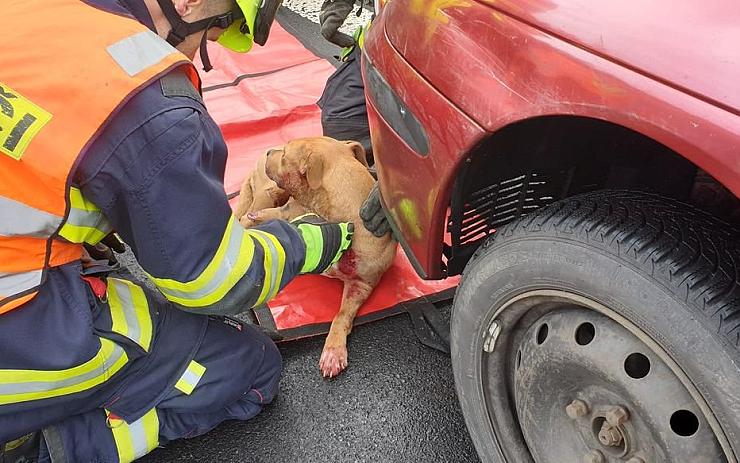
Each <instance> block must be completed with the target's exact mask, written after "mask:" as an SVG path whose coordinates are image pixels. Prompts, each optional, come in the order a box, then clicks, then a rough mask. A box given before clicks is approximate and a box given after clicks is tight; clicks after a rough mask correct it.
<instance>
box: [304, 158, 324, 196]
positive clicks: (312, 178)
mask: <svg viewBox="0 0 740 463" xmlns="http://www.w3.org/2000/svg"><path fill="white" fill-rule="evenodd" d="M300 172H301V175H303V176H305V177H306V180H308V186H309V188H311V189H312V190H315V189H317V188H319V187H320V186H321V181H322V179H323V178H324V158H323V157H322V156H321V155H320V154H319V153H318V152H316V151H313V152H308V153H307V154H306V155H304V156H303V158H302V159H301V164H300Z"/></svg>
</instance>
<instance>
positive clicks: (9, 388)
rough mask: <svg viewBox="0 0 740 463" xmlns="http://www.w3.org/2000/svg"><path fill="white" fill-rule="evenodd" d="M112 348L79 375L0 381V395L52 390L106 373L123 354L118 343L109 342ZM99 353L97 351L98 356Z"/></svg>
mask: <svg viewBox="0 0 740 463" xmlns="http://www.w3.org/2000/svg"><path fill="white" fill-rule="evenodd" d="M111 344H112V345H113V350H112V352H111V354H110V356H109V357H106V358H103V359H101V360H102V361H101V362H100V363H99V365H97V366H96V367H95V368H92V369H91V370H90V371H87V372H85V373H84V374H81V375H74V376H71V377H69V378H64V379H59V380H56V381H26V382H20V383H3V382H0V395H4V394H28V393H33V392H46V391H53V390H56V389H60V388H63V387H68V386H75V385H78V384H81V383H84V382H85V381H88V380H92V379H95V378H98V377H100V376H102V375H104V374H105V373H106V371H107V370H108V369H109V368H111V366H113V365H114V364H115V363H116V362H118V361H119V360H120V359H121V357H122V356H123V355H124V352H123V349H122V348H121V347H120V346H118V344H114V343H111ZM99 355H100V353H98V356H99ZM111 374H112V373H111Z"/></svg>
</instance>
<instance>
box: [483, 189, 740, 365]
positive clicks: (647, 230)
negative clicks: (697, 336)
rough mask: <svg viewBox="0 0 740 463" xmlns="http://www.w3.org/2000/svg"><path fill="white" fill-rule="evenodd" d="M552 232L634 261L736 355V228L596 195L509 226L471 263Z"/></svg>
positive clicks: (645, 196)
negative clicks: (508, 243)
mask: <svg viewBox="0 0 740 463" xmlns="http://www.w3.org/2000/svg"><path fill="white" fill-rule="evenodd" d="M553 232H554V233H555V236H558V235H560V236H563V237H566V236H570V237H574V236H575V237H577V238H578V240H579V241H585V242H587V243H589V244H590V245H593V246H596V247H598V248H601V249H603V250H604V251H605V252H607V253H610V254H612V255H616V256H619V257H621V258H622V259H623V260H626V261H628V262H632V263H633V264H634V265H635V266H636V267H638V268H640V269H642V270H643V271H645V272H647V273H648V274H649V275H651V276H652V277H653V278H654V279H655V280H656V281H658V282H659V283H661V284H662V285H663V286H665V287H666V288H667V289H669V290H670V291H671V292H673V293H674V294H675V295H677V296H679V297H680V298H682V299H683V300H684V301H685V302H686V303H687V305H688V306H690V307H692V308H693V309H695V311H696V313H697V314H698V316H697V320H699V321H700V323H702V324H703V325H705V326H706V327H707V328H708V329H709V331H710V332H713V333H716V334H717V335H718V336H719V337H720V338H721V339H722V340H723V341H725V342H728V343H729V344H730V345H731V346H733V347H734V349H735V350H736V351H738V350H740V232H739V231H738V230H735V229H733V228H731V227H730V226H729V225H727V224H726V223H724V222H721V221H719V220H717V219H716V218H714V217H713V216H711V215H709V214H706V213H704V212H702V211H700V210H698V209H696V208H694V207H692V206H690V205H687V204H684V203H681V202H679V201H675V200H672V199H668V198H664V197H661V196H658V195H653V194H649V193H641V192H630V191H609V190H607V191H598V192H593V193H588V194H585V195H580V196H575V197H571V198H567V199H565V200H563V201H560V202H557V203H554V204H552V205H550V206H547V207H544V208H542V209H540V210H538V211H536V212H534V213H532V214H530V215H528V216H526V217H523V218H522V219H520V220H518V221H515V222H512V223H510V224H507V225H506V226H504V227H502V228H501V229H500V230H498V231H497V232H496V233H495V234H494V235H493V236H492V237H491V238H490V239H488V240H487V242H486V243H485V244H484V245H482V246H481V247H480V248H479V249H478V250H477V251H476V253H475V255H474V256H473V261H475V260H476V259H477V258H478V257H479V255H481V254H483V253H485V251H486V249H488V248H489V247H491V246H492V245H493V244H494V243H496V242H497V241H500V240H501V239H508V238H511V237H516V236H523V235H527V236H528V235H537V234H546V235H547V236H553ZM470 267H471V266H468V268H470Z"/></svg>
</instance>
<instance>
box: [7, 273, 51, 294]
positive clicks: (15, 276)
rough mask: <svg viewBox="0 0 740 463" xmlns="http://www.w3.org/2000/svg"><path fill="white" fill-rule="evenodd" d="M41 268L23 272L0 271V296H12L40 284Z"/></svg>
mask: <svg viewBox="0 0 740 463" xmlns="http://www.w3.org/2000/svg"><path fill="white" fill-rule="evenodd" d="M43 274H44V272H43V271H42V270H34V271H32V272H23V273H0V297H2V296H13V295H15V294H19V293H22V292H23V291H26V290H29V289H31V288H35V287H36V286H38V285H40V284H41V277H42V275H43Z"/></svg>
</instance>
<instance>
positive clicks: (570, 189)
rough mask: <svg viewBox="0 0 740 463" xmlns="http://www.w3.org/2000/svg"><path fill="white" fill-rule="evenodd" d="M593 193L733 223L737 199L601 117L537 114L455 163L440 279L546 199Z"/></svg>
mask: <svg viewBox="0 0 740 463" xmlns="http://www.w3.org/2000/svg"><path fill="white" fill-rule="evenodd" d="M667 174H668V175H667ZM600 189H629V190H637V191H648V192H653V193H658V194H661V195H664V196H667V197H670V198H673V199H678V200H681V201H685V202H689V203H692V204H693V205H695V206H697V207H699V208H700V209H703V210H705V211H707V212H710V213H712V214H714V215H716V216H718V217H720V218H722V219H723V220H725V221H728V222H731V223H732V224H733V225H735V226H738V225H740V200H739V199H738V198H737V197H736V196H735V195H734V194H733V193H732V192H730V190H728V189H727V188H726V187H725V186H724V185H722V183H720V182H719V181H718V180H717V179H716V178H715V177H713V176H712V175H710V174H708V173H707V172H705V171H704V170H702V169H701V168H700V167H699V166H697V165H696V164H694V163H693V162H691V161H690V160H688V159H687V157H686V156H684V155H682V154H681V153H679V152H677V151H675V150H673V149H671V148H669V147H668V146H666V145H665V144H663V143H660V142H659V141H656V140H655V139H653V138H651V137H650V136H647V135H645V134H643V133H640V132H638V131H636V130H634V129H631V128H628V127H625V126H622V125H619V124H616V123H613V122H609V121H605V120H602V119H596V118H592V117H583V116H572V115H558V116H538V117H533V118H529V119H524V120H520V121H517V122H514V123H511V124H509V125H507V126H505V127H503V128H502V129H500V130H498V131H496V132H495V133H493V134H491V135H490V136H489V137H487V138H486V139H484V140H482V142H481V143H479V144H478V145H477V147H476V148H475V149H474V150H472V151H471V152H470V153H469V154H468V155H467V156H466V158H465V161H464V162H463V163H461V166H460V167H459V169H458V171H457V172H456V175H455V179H454V182H453V187H452V189H451V192H450V203H449V204H450V216H449V219H448V221H447V224H446V225H447V231H448V232H449V234H450V243H449V244H446V245H445V246H444V251H445V257H446V266H447V272H448V275H457V274H460V273H461V272H462V270H463V268H464V267H465V265H466V264H467V262H468V260H469V259H470V258H471V256H472V255H473V253H474V252H475V250H476V249H477V248H478V246H479V245H480V244H481V243H482V242H483V240H484V239H485V238H486V237H487V236H488V235H490V234H491V233H493V231H494V230H495V229H496V228H497V227H501V226H502V225H505V224H506V223H509V222H511V221H513V220H515V219H517V218H519V217H521V216H523V215H525V214H527V213H529V212H531V211H533V210H536V209H538V208H540V207H542V206H545V205H547V204H549V203H551V202H554V201H557V200H560V199H564V198H567V197H570V196H573V195H577V194H581V193H585V192H589V191H595V190H600Z"/></svg>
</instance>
